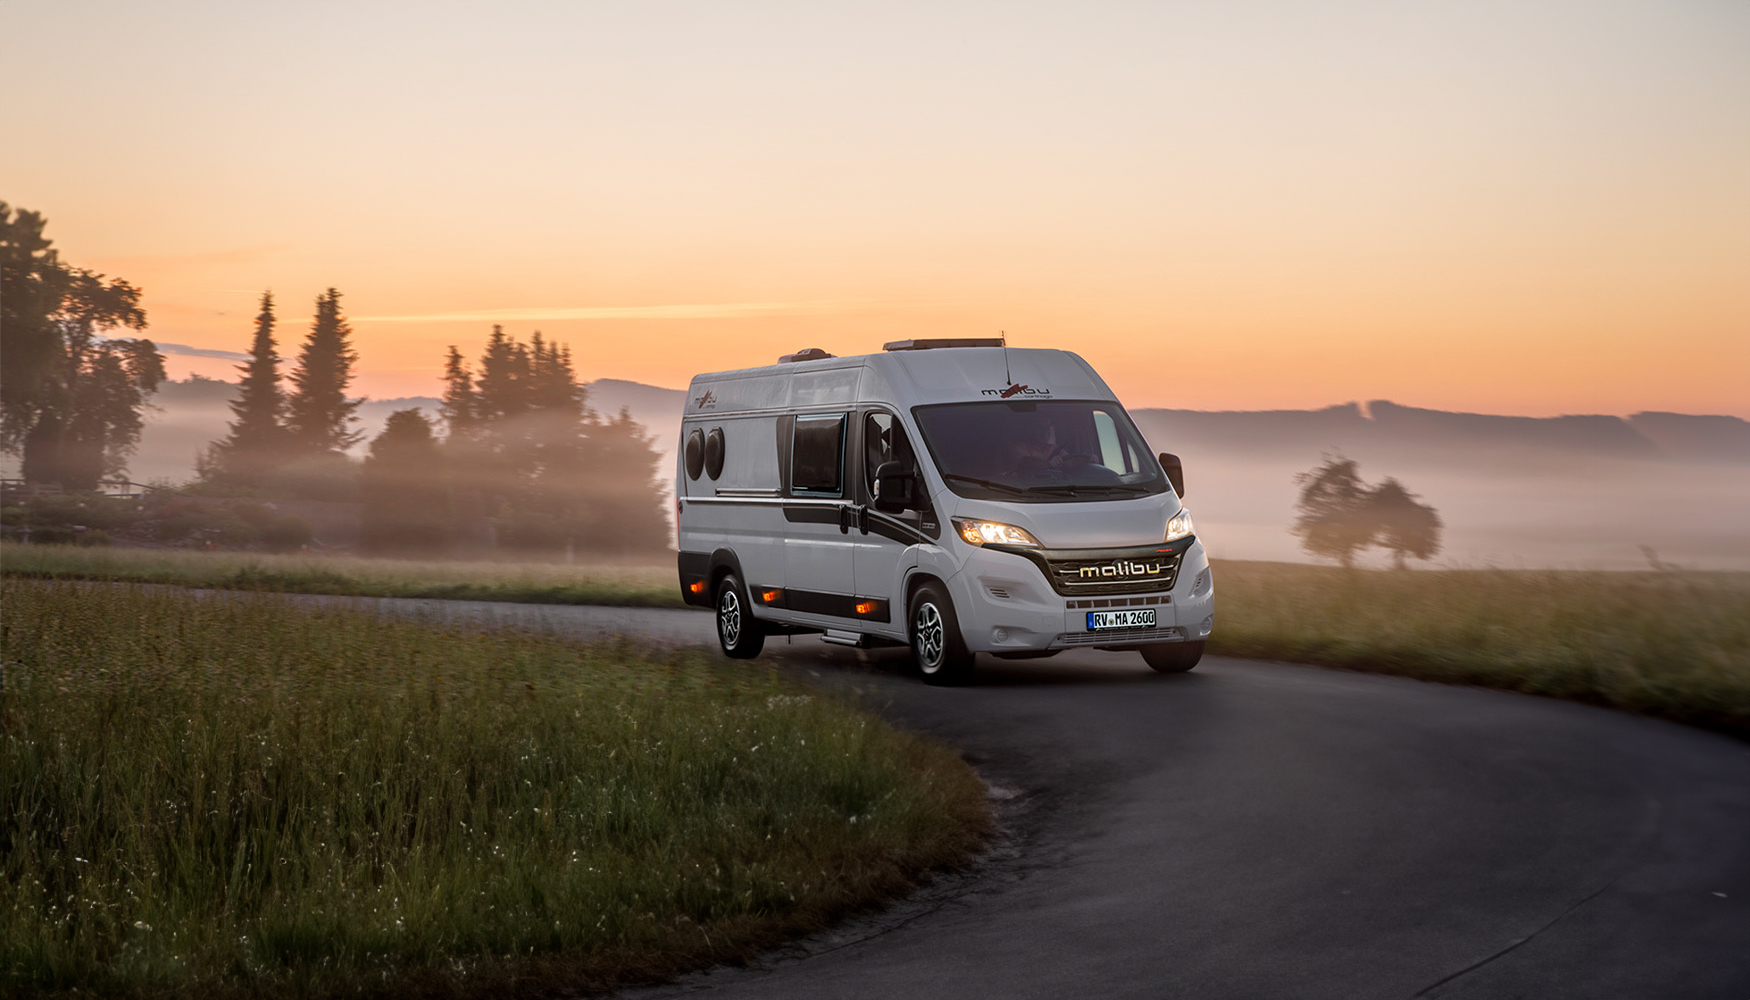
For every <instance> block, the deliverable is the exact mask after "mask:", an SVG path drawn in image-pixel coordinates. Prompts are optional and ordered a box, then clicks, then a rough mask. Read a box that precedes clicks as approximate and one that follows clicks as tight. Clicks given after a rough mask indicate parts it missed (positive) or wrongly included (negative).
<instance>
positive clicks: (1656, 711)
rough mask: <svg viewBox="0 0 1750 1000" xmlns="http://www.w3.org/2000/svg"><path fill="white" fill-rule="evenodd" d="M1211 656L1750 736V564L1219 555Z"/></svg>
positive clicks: (1216, 572)
mask: <svg viewBox="0 0 1750 1000" xmlns="http://www.w3.org/2000/svg"><path fill="white" fill-rule="evenodd" d="M1215 574H1216V575H1215V579H1216V602H1215V603H1216V630H1215V634H1214V635H1213V636H1212V637H1211V642H1210V651H1211V652H1213V653H1218V654H1221V655H1226V656H1243V657H1254V658H1262V659H1275V660H1289V661H1293V662H1299V663H1315V664H1320V665H1323V666H1330V667H1341V668H1344V669H1349V670H1365V671H1371V672H1375V673H1389V674H1402V675H1406V676H1410V677H1419V678H1422V679H1424V680H1431V681H1442V682H1446V683H1456V684H1475V685H1480V686H1485V687H1496V688H1507V689H1509V690H1514V691H1525V692H1530V693H1534V694H1541V695H1549V696H1553V697H1558V698H1571V699H1575V700H1578V701H1586V702H1591V703H1594V704H1600V705H1609V706H1611V707H1614V708H1620V709H1625V710H1628V711H1631V712H1640V713H1644V714H1648V715H1656V716H1661V717H1664V718H1669V719H1674V720H1677V721H1680V722H1687V723H1691V724H1696V725H1702V726H1707V727H1710V728H1714V729H1720V730H1724V731H1727V732H1731V733H1735V734H1737V735H1739V736H1744V737H1750V573H1650V572H1649V573H1600V572H1558V571H1526V570H1479V571H1458V570H1452V571H1437V572H1425V571H1414V572H1394V571H1391V570H1359V571H1353V572H1346V571H1343V570H1339V569H1334V568H1328V567H1319V566H1297V565H1289V564H1283V563H1244V562H1227V563H1221V564H1218V565H1217V567H1216V571H1215Z"/></svg>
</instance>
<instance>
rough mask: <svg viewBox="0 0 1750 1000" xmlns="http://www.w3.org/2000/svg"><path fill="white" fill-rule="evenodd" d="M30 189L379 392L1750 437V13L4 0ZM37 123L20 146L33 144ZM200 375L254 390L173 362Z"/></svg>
mask: <svg viewBox="0 0 1750 1000" xmlns="http://www.w3.org/2000/svg"><path fill="white" fill-rule="evenodd" d="M0 37H5V38H7V39H8V40H9V44H8V47H7V57H6V59H5V60H4V61H0V92H3V93H5V94H7V95H9V101H8V117H9V119H10V122H9V125H8V135H9V141H7V142H6V143H3V144H0V199H4V200H6V201H8V202H10V203H12V204H13V205H14V206H22V207H28V208H33V209H37V210H40V211H42V212H44V213H45V214H46V215H47V216H48V217H49V220H50V228H49V234H50V235H51V236H52V237H53V238H54V239H55V240H56V243H57V244H58V245H59V246H60V247H61V248H62V251H63V254H64V255H65V256H66V257H67V258H68V259H69V260H71V261H73V262H74V263H78V264H83V265H86V266H91V267H95V268H97V269H100V270H103V271H106V272H108V273H110V274H114V275H119V276H123V277H126V278H128V279H129V280H132V281H134V282H135V283H137V284H140V285H142V286H144V288H145V290H146V305H147V308H148V311H149V314H150V316H151V321H152V327H151V329H150V331H149V335H151V336H152V337H154V338H155V339H157V340H160V341H163V342H167V343H173V344H183V345H189V346H192V347H197V348H205V349H220V350H231V351H240V350H244V349H245V348H246V347H247V345H248V338H249V335H250V329H251V318H252V316H253V315H254V311H255V308H254V306H255V300H256V298H257V297H258V296H259V294H260V292H261V290H262V289H264V288H272V289H273V290H274V292H275V294H276V296H277V297H278V299H279V302H280V307H281V308H280V313H281V317H282V328H281V329H282V345H283V346H282V352H283V353H287V354H290V353H292V351H293V350H294V349H295V343H294V342H295V341H296V339H297V338H299V337H301V336H302V334H303V332H304V331H305V330H306V329H307V328H308V322H309V316H310V313H311V303H312V301H313V299H314V298H315V296H316V295H317V294H318V293H319V292H320V291H321V290H322V289H323V288H324V287H327V286H329V285H333V286H336V287H338V288H340V289H341V291H342V292H343V293H344V295H345V299H344V305H345V308H346V310H347V312H348V314H349V316H350V317H351V318H352V321H353V327H354V330H355V333H356V345H357V347H358V349H359V351H360V353H361V355H362V362H361V368H362V372H361V375H360V378H359V381H358V383H357V385H356V387H355V388H356V390H357V391H359V392H362V393H367V394H370V395H373V396H379V397H381V396H398V395H429V394H434V393H435V392H436V390H437V383H436V381H435V376H436V374H437V371H438V367H439V365H440V364H441V362H442V357H443V353H444V350H445V348H446V346H447V345H449V344H452V343H455V344H459V345H460V346H462V348H463V350H464V351H465V352H466V353H468V354H469V355H475V354H477V353H478V351H479V348H480V345H481V343H482V342H483V341H484V339H485V336H486V334H487V332H488V331H489V329H490V325H491V323H492V322H494V321H495V320H497V321H501V322H503V323H504V324H505V325H506V327H507V329H508V330H509V331H510V332H512V333H513V334H516V335H518V336H527V335H528V334H529V333H530V332H532V331H533V330H536V329H540V330H542V331H543V332H545V333H546V334H547V335H549V336H552V337H556V338H558V339H560V340H563V341H568V342H569V343H570V344H571V345H572V347H573V350H574V353H575V355H576V356H577V359H578V363H579V368H580V374H582V375H583V377H585V378H590V379H594V378H603V377H608V378H626V379H635V380H638V381H643V382H650V383H654V384H658V385H667V386H678V385H682V384H684V383H685V382H686V380H687V379H688V378H689V377H690V376H691V375H692V374H693V373H694V372H697V371H708V370H716V369H722V368H734V367H742V366H746V365H751V364H760V363H765V362H769V361H771V360H773V359H775V358H776V357H777V356H778V355H779V354H781V353H787V352H789V351H793V350H796V349H798V348H801V347H805V346H819V347H823V348H826V349H827V350H829V351H832V352H834V353H839V354H845V353H858V352H862V351H868V350H876V349H879V346H880V344H881V343H882V342H883V341H885V340H890V339H898V338H902V337H915V336H939V335H990V334H994V333H996V332H997V331H999V330H1005V331H1007V332H1008V334H1009V337H1010V342H1011V343H1013V344H1016V345H1020V346H1029V347H1046V346H1057V347H1067V348H1070V349H1073V350H1076V351H1078V352H1080V353H1081V354H1083V356H1085V357H1087V358H1088V360H1089V361H1091V362H1092V363H1093V364H1094V365H1095V367H1096V368H1098V369H1099V370H1100V371H1102V372H1103V373H1104V374H1105V375H1106V377H1107V379H1108V381H1110V382H1111V383H1112V384H1113V386H1114V388H1116V389H1117V390H1118V392H1119V393H1120V395H1121V396H1122V397H1123V398H1124V399H1125V400H1126V401H1127V402H1129V403H1130V404H1131V405H1134V406H1178V407H1190V408H1198V409H1256V408H1271V407H1310V406H1322V405H1327V404H1331V403H1337V402H1343V401H1347V400H1351V399H1372V398H1389V399H1393V400H1396V401H1398V402H1402V403H1406V404H1411V405H1419V406H1430V407H1438V408H1443V409H1465V410H1476V411H1485V412H1498V413H1521V414H1532V415H1547V414H1556V413H1571V412H1606V413H1630V412H1634V411H1638V410H1647V409H1655V410H1678V411H1685V412H1709V413H1732V414H1737V415H1739V416H1744V417H1750V391H1746V389H1745V388H1744V387H1745V386H1746V385H1750V6H1747V5H1744V4H1741V3H1735V2H1726V0H1718V2H1709V3H1700V2H1698V3H1661V2H1647V3H1609V4H1605V3H1596V2H1576V3H1532V4H1525V3H1511V4H1509V3H1501V4H1490V3H1446V4H1423V5H1415V6H1414V8H1413V9H1411V8H1410V7H1409V5H1400V4H1384V3H1380V4H1366V3H1351V4H1341V3H1338V4H1320V5H1304V4H1297V3H1290V2H1286V0H1284V2H1280V3H1243V2H1240V3H1232V4H1220V5H1210V4H1166V3H1148V4H1134V5H1131V4H1107V5H1089V4H1056V5H1043V4H1035V5H1027V4H1016V3H1004V4H994V3H993V4H947V5H944V4H916V5H906V4H896V3H889V4H878V5H847V4H827V3H795V4H759V3H738V4H722V5H708V4H693V3H675V4H659V3H639V4H632V3H624V4H609V3H602V4H591V5H578V4H567V3H554V4H539V3H527V4H507V5H490V6H487V5H477V4H460V3H456V4H449V3H405V4H401V3H387V2H373V3H369V4H352V3H311V2H303V3H296V4H294V3H265V2H264V3H251V4H227V3H218V2H213V3H173V2H166V3H153V4H149V5H147V4H127V3H121V2H116V3H90V2H83V0H54V2H49V0H7V2H6V3H4V4H0ZM21 137H22V138H21ZM170 360H171V362H172V365H171V367H172V370H173V371H174V372H177V373H182V372H186V371H189V370H198V371H202V372H204V373H206V374H211V375H228V374H229V365H230V363H229V362H226V361H223V360H212V359H194V358H190V357H188V356H186V355H173V356H172V357H171V358H170Z"/></svg>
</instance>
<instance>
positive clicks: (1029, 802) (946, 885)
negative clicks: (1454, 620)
mask: <svg viewBox="0 0 1750 1000" xmlns="http://www.w3.org/2000/svg"><path fill="white" fill-rule="evenodd" d="M383 603H384V604H386V605H395V606H396V607H397V609H399V610H406V609H407V608H408V607H417V606H419V604H420V603H421V602H383ZM428 608H429V610H430V611H431V613H439V614H449V615H453V614H465V615H479V616H482V617H483V618H487V619H491V620H497V621H522V622H526V623H529V624H537V625H539V626H541V627H545V628H551V629H554V630H557V631H563V632H569V633H573V634H590V633H599V632H608V633H619V634H625V635H634V636H643V637H646V638H647V639H649V640H650V641H656V642H664V643H685V642H709V641H710V639H711V619H710V617H709V616H708V615H705V614H701V613H694V612H664V611H636V610H614V609H594V608H591V609H580V608H529V607H517V606H508V605H464V604H447V603H446V604H437V603H435V602H433V603H431V604H430V605H428ZM767 648H768V653H767V657H766V659H768V660H770V661H772V662H779V663H782V664H783V665H784V666H785V668H786V669H790V670H795V671H798V672H801V673H802V675H803V676H805V677H807V678H808V679H809V680H810V681H811V682H814V683H819V684H825V685H829V686H838V687H843V688H849V689H854V690H857V691H860V692H862V693H863V696H864V697H866V698H868V699H869V700H870V701H871V703H872V704H874V705H875V706H876V707H878V708H879V709H880V710H881V711H882V712H883V713H884V714H885V715H886V716H887V717H888V718H890V719H892V720H893V721H895V722H896V723H898V724H899V725H902V726H906V727H909V728H912V729H916V730H921V731H924V732H927V733H931V734H934V735H936V736H938V737H940V738H942V739H944V740H946V741H947V742H949V743H950V744H952V745H954V746H956V747H958V748H960V749H961V750H962V751H963V753H964V754H965V755H966V757H967V759H968V760H970V761H971V762H973V764H974V765H975V766H976V767H977V768H978V769H979V772H980V773H981V774H982V775H983V776H984V778H985V780H986V781H987V782H988V783H989V784H990V785H991V786H992V789H993V791H992V794H993V798H994V799H996V801H997V805H998V808H999V815H1000V817H1001V821H1002V826H1003V833H1002V836H1001V837H1000V838H999V840H998V842H997V844H996V845H995V846H994V847H993V850H992V852H991V854H990V856H989V857H987V858H986V859H985V860H984V861H982V862H981V863H980V865H979V866H978V867H977V868H976V869H975V870H974V871H972V872H970V873H968V874H966V875H964V876H961V877H957V878H953V879H947V880H943V881H942V882H940V883H939V884H937V885H935V886H933V887H930V888H928V889H926V890H925V891H923V892H922V893H920V895H919V896H918V897H917V898H916V899H914V900H910V901H907V902H905V903H902V904H900V905H899V906H897V907H895V908H894V909H892V910H891V911H889V912H887V913H884V914H881V915H877V916H873V917H870V918H865V919H861V920H857V921H853V922H851V923H850V924H847V925H845V926H843V927H840V928H836V929H834V930H833V931H831V932H829V933H827V934H824V935H822V936H820V937H819V938H816V939H813V940H810V941H807V942H802V943H801V944H799V945H798V946H796V947H794V948H790V949H787V950H785V951H783V952H780V953H778V954H776V955H773V956H771V957H769V958H768V959H766V960H763V961H761V962H760V963H757V964H756V965H755V966H752V967H749V968H742V969H717V970H713V971H710V972H707V973H700V974H697V975H694V976H691V977H688V978H686V979H684V980H682V981H680V982H678V983H676V984H672V985H669V986H666V987H661V988H656V989H652V990H643V991H636V992H635V993H632V994H628V997H637V998H654V997H669V996H692V995H695V994H700V993H703V994H706V995H709V996H713V997H716V996H721V997H725V998H730V997H737V998H739V997H759V998H789V997H794V998H809V1000H820V998H832V997H857V998H865V997H953V998H958V1000H969V998H983V997H989V998H1022V997H1052V998H1057V997H1071V996H1099V997H1114V998H1123V997H1149V998H1161V997H1188V998H1192V997H1194V998H1204V997H1235V998H1269V997H1291V998H1316V997H1333V998H1344V1000H1357V998H1369V997H1391V998H1406V997H1424V996H1425V997H1467V998H1468V997H1490V998H1494V997H1502V998H1505V997H1525V998H1536V1000H1556V998H1564V997H1573V998H1587V1000H1596V998H1617V997H1620V998H1635V1000H1642V998H1666V997H1669V998H1685V1000H1690V998H1712V997H1720V998H1733V1000H1750V744H1746V743H1743V742H1740V741H1736V740H1732V739H1728V738H1725V737H1721V736H1716V735H1712V734H1709V733H1704V732H1699V731H1695V730H1690V729H1686V728H1683V727H1679V726H1676V725H1671V724H1667V723H1662V722H1656V721H1652V720H1647V719H1639V718H1634V717H1631V716H1628V715H1623V714H1620V713H1616V712H1610V711H1606V710H1602V709H1596V708H1590V707H1586V706H1581V705H1573V704H1567V703H1563V702H1557V701H1551V700H1545V699H1538V698H1531V697H1525V696H1520V695H1513V694H1506V693H1500V692H1490V691H1479V690H1470V689H1464V688H1453V687H1445V686H1439V685H1432V684H1424V683H1420V682H1416V681H1410V680H1403V679H1398V678H1388V677H1374V676H1367V675H1360V674H1347V673H1339V672H1333V671H1325V670H1318V669H1314V668H1309V667H1297V666H1289V665H1282V664H1271V663H1256V662H1248V661H1240V660H1226V659H1220V658H1211V659H1205V661H1204V662H1203V664H1202V665H1200V666H1199V667H1198V668H1197V669H1196V670H1195V671H1193V672H1192V673H1189V674H1185V675H1179V676H1159V675H1156V674H1154V673H1152V672H1151V671H1149V670H1148V669H1147V667H1146V666H1144V665H1143V663H1142V661H1141V658H1140V657H1138V656H1136V655H1135V654H1117V653H1100V652H1095V651H1077V652H1072V653H1065V654H1062V655H1060V656H1058V657H1056V658H1053V659H1048V660H1033V661H1001V660H994V659H986V658H982V657H981V658H980V672H979V679H978V683H977V684H976V685H974V686H971V687H967V688H960V689H937V688H929V687H926V686H924V685H923V684H922V683H920V682H919V681H917V680H916V679H915V678H913V677H911V676H909V675H908V674H907V673H906V672H905V668H904V656H903V651H892V652H888V651H882V652H878V653H861V652H858V651H855V650H845V649H841V648H838V647H829V646H824V645H822V644H821V643H819V642H818V641H816V640H813V639H797V640H795V641H794V642H792V643H788V644H786V643H784V642H783V641H782V640H778V641H777V642H775V643H773V644H771V645H768V647H767ZM756 662H761V661H756Z"/></svg>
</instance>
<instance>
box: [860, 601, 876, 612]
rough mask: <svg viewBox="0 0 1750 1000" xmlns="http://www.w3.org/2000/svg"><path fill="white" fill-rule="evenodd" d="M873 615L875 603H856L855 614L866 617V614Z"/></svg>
mask: <svg viewBox="0 0 1750 1000" xmlns="http://www.w3.org/2000/svg"><path fill="white" fill-rule="evenodd" d="M874 613H875V602H874V601H858V602H857V614H860V615H868V614H874Z"/></svg>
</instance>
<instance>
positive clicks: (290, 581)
mask: <svg viewBox="0 0 1750 1000" xmlns="http://www.w3.org/2000/svg"><path fill="white" fill-rule="evenodd" d="M0 572H4V574H5V575H7V576H14V577H34V578H37V579H55V580H114V581H119V582H124V583H168V584H179V585H183V586H189V587H211V588H215V589H220V590H262V591H276V592H279V593H286V594H339V595H343V596H352V597H428V598H442V599H449V600H468V601H517V602H522V603H527V604H610V605H632V606H637V607H652V608H666V607H675V608H678V607H681V606H682V602H681V591H680V583H679V580H678V579H677V577H676V573H675V567H674V563H673V562H672V561H670V562H661V563H654V564H633V565H602V564H591V565H587V566H567V565H565V564H563V563H503V562H468V561H460V560H444V561H429V562H425V561H413V560H407V559H369V558H360V557H354V556H317V555H272V554H269V553H256V552H198V551H192V550H180V549H123V548H104V547H97V546H89V547H88V546H73V545H18V544H5V545H0Z"/></svg>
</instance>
